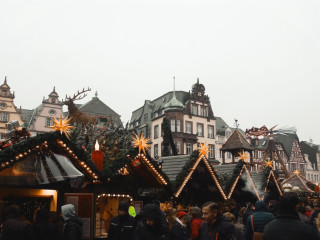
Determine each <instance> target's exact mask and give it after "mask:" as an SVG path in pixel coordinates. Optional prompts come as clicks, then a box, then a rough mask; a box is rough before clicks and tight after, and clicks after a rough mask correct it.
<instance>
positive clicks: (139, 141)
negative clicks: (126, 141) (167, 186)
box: [132, 133, 150, 155]
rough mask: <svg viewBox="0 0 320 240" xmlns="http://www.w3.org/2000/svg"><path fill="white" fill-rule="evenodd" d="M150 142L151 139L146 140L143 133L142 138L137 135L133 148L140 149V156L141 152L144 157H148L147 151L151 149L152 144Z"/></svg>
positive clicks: (133, 141)
mask: <svg viewBox="0 0 320 240" xmlns="http://www.w3.org/2000/svg"><path fill="white" fill-rule="evenodd" d="M149 141H150V138H144V137H143V133H141V136H140V138H139V137H138V135H137V134H135V136H134V137H133V138H132V146H133V147H134V148H137V147H139V154H140V153H141V150H142V151H143V153H144V155H146V150H148V149H149V148H150V144H148V142H149Z"/></svg>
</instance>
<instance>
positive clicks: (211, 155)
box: [209, 145, 214, 158]
mask: <svg viewBox="0 0 320 240" xmlns="http://www.w3.org/2000/svg"><path fill="white" fill-rule="evenodd" d="M209 158H214V145H209Z"/></svg>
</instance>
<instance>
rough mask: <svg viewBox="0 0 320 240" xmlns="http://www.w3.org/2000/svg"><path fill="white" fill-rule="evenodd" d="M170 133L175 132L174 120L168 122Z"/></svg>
mask: <svg viewBox="0 0 320 240" xmlns="http://www.w3.org/2000/svg"><path fill="white" fill-rule="evenodd" d="M170 126H171V132H175V131H176V120H170Z"/></svg>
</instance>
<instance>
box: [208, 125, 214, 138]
mask: <svg viewBox="0 0 320 240" xmlns="http://www.w3.org/2000/svg"><path fill="white" fill-rule="evenodd" d="M213 129H214V128H213V126H208V138H214V133H213Z"/></svg>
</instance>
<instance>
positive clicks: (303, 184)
mask: <svg viewBox="0 0 320 240" xmlns="http://www.w3.org/2000/svg"><path fill="white" fill-rule="evenodd" d="M285 183H290V184H291V185H292V187H294V186H297V187H299V188H300V190H301V191H306V192H313V190H312V189H310V188H309V187H308V186H307V180H306V179H305V178H303V177H301V176H299V175H296V174H294V173H293V174H292V175H291V176H290V177H289V178H287V179H285V180H284V181H283V182H282V186H283V185H284V184H285Z"/></svg>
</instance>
